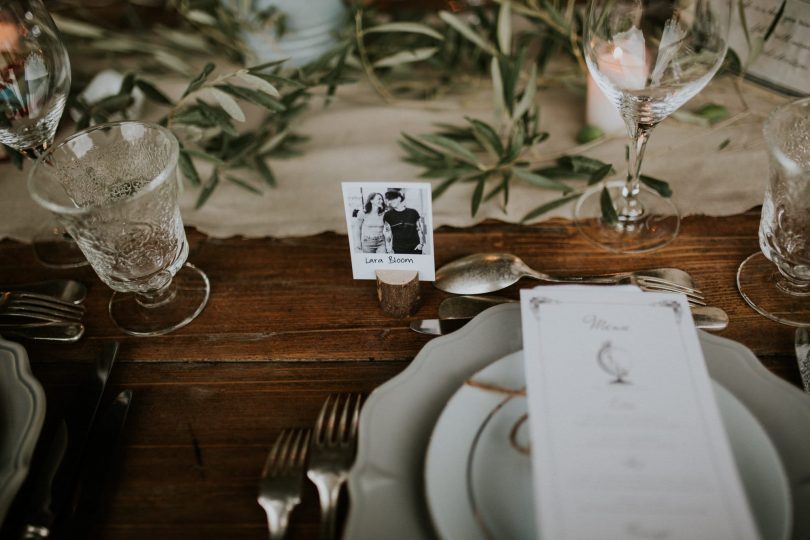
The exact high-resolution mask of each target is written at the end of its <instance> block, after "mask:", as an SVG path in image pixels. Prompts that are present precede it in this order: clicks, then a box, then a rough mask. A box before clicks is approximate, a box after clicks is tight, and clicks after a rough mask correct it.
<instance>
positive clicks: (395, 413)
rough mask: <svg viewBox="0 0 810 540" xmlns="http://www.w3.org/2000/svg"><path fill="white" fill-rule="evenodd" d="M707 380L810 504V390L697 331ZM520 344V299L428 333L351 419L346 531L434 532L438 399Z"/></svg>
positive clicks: (808, 530) (798, 529) (804, 533)
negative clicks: (430, 501)
mask: <svg viewBox="0 0 810 540" xmlns="http://www.w3.org/2000/svg"><path fill="white" fill-rule="evenodd" d="M700 339H701V344H702V346H703V350H704V353H705V355H706V358H707V362H706V363H707V367H708V370H709V374H710V375H711V377H712V379H713V380H715V381H717V382H718V383H720V384H721V386H723V387H724V388H725V389H726V390H728V391H729V392H731V394H732V395H734V397H736V398H737V399H738V400H740V401H741V402H742V403H743V404H744V405H745V406H746V408H748V410H749V412H750V413H751V414H752V416H754V417H755V418H756V419H757V420H758V421H759V422H760V424H761V425H762V427H763V429H764V431H765V433H766V434H767V435H768V437H770V439H771V442H773V444H774V446H775V447H776V449H777V452H778V453H779V457H780V458H781V461H782V465H783V467H784V469H785V474H786V476H787V478H788V480H789V482H790V490H791V496H792V500H793V504H794V507H795V508H797V509H802V508H810V453H809V452H808V451H807V449H808V448H810V430H809V429H805V428H804V427H803V426H809V425H810V396H807V395H805V394H804V393H802V392H801V391H800V390H799V389H797V388H795V387H794V386H793V385H791V384H790V383H788V382H786V381H784V380H782V379H780V378H779V377H777V376H776V375H774V374H772V373H771V372H769V371H768V370H767V369H765V367H764V366H762V364H761V363H760V362H759V360H758V359H757V357H756V356H754V354H753V353H752V352H751V351H750V350H748V349H747V348H745V347H744V346H743V345H741V344H739V343H737V342H735V341H731V340H728V339H725V338H721V337H718V336H713V335H710V334H706V333H704V332H700ZM522 348H523V343H522V337H521V324H520V306H519V305H518V304H514V305H508V304H505V305H502V306H496V307H494V308H490V309H488V310H486V311H484V312H483V313H481V314H480V315H478V316H477V317H476V318H475V319H473V320H472V321H471V322H470V323H469V324H467V325H466V326H464V327H463V328H462V329H461V330H458V331H456V332H453V333H452V334H449V335H447V336H442V337H439V338H435V339H433V340H431V341H430V342H428V344H427V345H425V347H424V348H423V349H422V350H421V351H420V352H419V354H417V355H416V358H414V360H413V362H412V363H411V364H410V365H409V366H408V367H407V368H406V369H405V370H404V371H403V372H402V373H401V374H400V375H398V376H396V377H394V378H393V379H391V380H390V381H388V382H387V383H385V384H383V385H382V386H380V387H379V388H377V389H376V390H375V391H374V392H373V393H372V394H371V396H370V397H369V398H368V400H367V402H366V404H365V406H364V407H363V412H362V413H361V417H360V439H359V441H358V453H357V460H356V461H355V464H354V467H353V468H352V471H351V475H350V477H349V493H350V496H351V501H352V504H351V507H350V510H349V517H348V520H347V524H346V534H345V537H346V538H352V539H353V540H355V539H359V540H364V539H368V540H377V539H379V538H408V539H417V538H434V537H436V533H435V532H434V530H433V527H432V525H431V521H430V514H429V512H428V508H427V504H426V497H425V489H424V479H423V478H424V477H423V470H424V462H425V452H426V450H427V447H428V442H429V440H430V435H431V432H432V431H433V427H434V425H435V424H436V421H437V420H438V418H439V416H440V414H441V412H442V410H443V409H444V407H445V404H446V403H447V401H448V400H449V399H450V397H451V396H452V395H453V394H454V393H455V391H456V390H457V389H458V388H459V387H460V386H461V385H462V384H463V383H464V381H466V380H467V379H468V378H470V377H471V376H472V375H473V374H474V373H475V372H477V371H479V370H480V369H482V368H483V367H485V366H487V365H489V364H490V363H492V362H494V361H495V360H498V359H500V358H502V357H504V356H506V355H507V354H509V353H512V352H515V351H518V350H520V349H522ZM793 538H796V539H804V538H810V517H808V516H806V515H805V513H804V512H802V511H796V512H794V513H793Z"/></svg>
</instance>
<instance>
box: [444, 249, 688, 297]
mask: <svg viewBox="0 0 810 540" xmlns="http://www.w3.org/2000/svg"><path fill="white" fill-rule="evenodd" d="M524 277H531V278H534V279H538V280H541V281H546V282H549V283H588V284H601V285H616V284H620V283H632V279H633V278H641V279H644V280H648V281H649V282H650V283H651V284H652V283H657V284H663V285H666V284H672V285H674V286H676V287H678V288H681V289H683V291H682V292H687V293H688V292H698V293H699V291H698V290H697V289H695V288H694V282H693V281H692V277H691V276H690V275H689V274H688V273H686V272H684V271H683V270H680V269H678V268H655V269H652V270H639V271H635V272H622V273H617V274H610V275H603V276H552V275H549V274H545V273H543V272H538V271H537V270H534V269H533V268H530V267H529V266H528V265H527V264H526V263H525V262H523V260H521V259H520V258H519V257H517V256H515V255H512V254H510V253H475V254H473V255H468V256H466V257H462V258H461V259H458V260H455V261H453V262H450V263H447V264H446V265H444V266H442V267H441V268H439V269H438V270H437V271H436V281H435V282H434V285H435V286H436V288H438V289H440V290H442V291H446V292H449V293H453V294H486V293H491V292H495V291H500V290H501V289H505V288H507V287H509V286H510V285H513V284H515V283H517V282H518V281H519V280H520V279H521V278H524Z"/></svg>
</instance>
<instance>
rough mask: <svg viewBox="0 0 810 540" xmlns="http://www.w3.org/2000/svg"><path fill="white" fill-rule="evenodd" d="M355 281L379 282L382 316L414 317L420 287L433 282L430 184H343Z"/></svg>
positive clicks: (419, 296) (434, 273) (434, 269)
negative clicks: (426, 282)
mask: <svg viewBox="0 0 810 540" xmlns="http://www.w3.org/2000/svg"><path fill="white" fill-rule="evenodd" d="M342 188H343V206H344V210H345V214H346V226H347V229H348V234H349V251H350V254H351V258H352V276H353V277H354V279H374V280H376V281H377V297H378V299H379V301H380V307H381V308H382V310H383V311H384V312H385V313H387V314H389V315H391V316H393V317H405V316H408V315H411V314H413V313H414V312H415V311H416V309H417V307H418V306H419V302H420V300H421V295H420V286H419V282H420V281H433V280H434V279H435V276H436V266H435V263H434V260H433V209H432V205H431V187H430V184H429V183H426V182H395V181H388V182H344V183H343V184H342Z"/></svg>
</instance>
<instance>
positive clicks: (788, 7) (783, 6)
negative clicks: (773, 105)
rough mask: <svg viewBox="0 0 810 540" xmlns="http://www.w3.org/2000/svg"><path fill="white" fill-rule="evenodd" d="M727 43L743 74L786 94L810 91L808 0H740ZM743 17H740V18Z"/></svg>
mask: <svg viewBox="0 0 810 540" xmlns="http://www.w3.org/2000/svg"><path fill="white" fill-rule="evenodd" d="M734 5H735V9H734V10H733V17H732V21H731V32H730V35H729V45H730V46H731V48H732V49H733V50H734V51H735V52H736V53H737V55H738V56H739V57H740V61H741V62H742V64H743V66H745V65H746V64H747V63H748V64H750V65H749V66H748V71H747V75H748V76H749V77H751V78H753V79H756V80H759V81H761V82H763V83H765V84H767V85H768V86H771V87H773V88H776V89H778V90H781V91H783V92H786V93H790V94H799V95H804V94H810V0H742V9H743V10H744V18H743V17H742V16H741V15H740V11H739V10H738V9H736V5H737V2H736V0H735V2H734ZM743 19H744V20H743Z"/></svg>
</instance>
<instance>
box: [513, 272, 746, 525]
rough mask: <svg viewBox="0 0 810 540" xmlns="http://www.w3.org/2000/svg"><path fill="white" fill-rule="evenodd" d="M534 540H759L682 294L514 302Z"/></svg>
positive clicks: (567, 294)
mask: <svg viewBox="0 0 810 540" xmlns="http://www.w3.org/2000/svg"><path fill="white" fill-rule="evenodd" d="M521 315H522V321H523V323H522V325H523V351H524V358H525V362H526V381H527V392H528V407H529V431H530V434H531V440H532V452H531V454H532V471H533V472H532V474H533V483H534V491H535V501H536V503H535V505H536V516H537V523H538V531H539V532H540V535H539V536H540V537H541V538H554V539H555V540H566V539H568V540H588V539H599V540H603V539H605V538H622V539H636V538H638V539H666V540H675V539H684V540H697V539H711V540H724V539H728V540H748V539H752V540H753V539H755V538H758V535H757V532H756V528H755V524H754V521H753V518H752V517H751V513H750V511H749V508H748V502H747V500H746V497H745V493H744V492H743V488H742V484H741V482H740V479H739V477H738V476H737V470H736V468H735V466H734V458H733V456H732V454H731V448H730V447H729V443H728V440H727V438H726V434H725V429H724V427H723V424H722V422H721V419H720V415H719V412H718V409H717V404H716V402H715V399H714V394H713V391H712V387H711V382H710V379H709V375H708V371H707V370H706V364H705V362H704V360H703V354H702V350H701V348H700V344H699V342H698V339H697V333H696V331H695V328H694V323H693V321H692V316H691V313H690V311H689V306H688V304H687V302H686V299H685V297H684V296H682V295H675V294H664V293H641V292H635V291H627V290H624V291H620V290H616V289H615V288H612V287H594V286H591V287H587V286H554V287H552V286H542V287H538V288H535V289H532V290H523V291H521Z"/></svg>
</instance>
